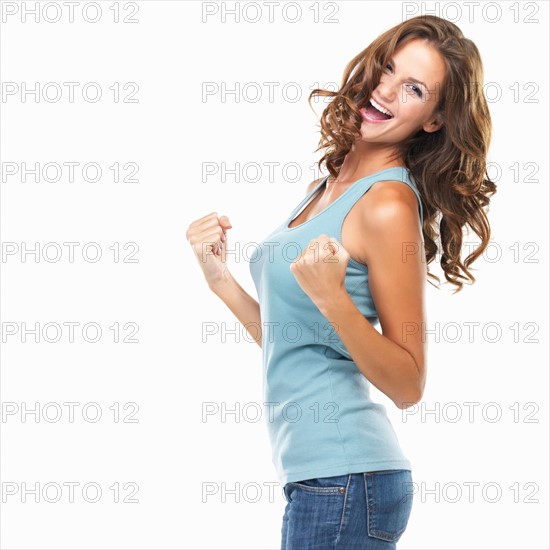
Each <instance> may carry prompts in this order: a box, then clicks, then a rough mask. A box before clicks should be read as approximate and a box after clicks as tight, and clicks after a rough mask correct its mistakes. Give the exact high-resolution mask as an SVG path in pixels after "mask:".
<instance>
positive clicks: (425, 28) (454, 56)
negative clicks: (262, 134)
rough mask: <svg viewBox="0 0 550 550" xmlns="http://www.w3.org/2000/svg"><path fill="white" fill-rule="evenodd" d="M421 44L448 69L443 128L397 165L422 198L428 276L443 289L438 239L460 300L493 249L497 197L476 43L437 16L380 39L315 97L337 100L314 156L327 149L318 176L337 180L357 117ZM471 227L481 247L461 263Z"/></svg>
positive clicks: (402, 154)
mask: <svg viewBox="0 0 550 550" xmlns="http://www.w3.org/2000/svg"><path fill="white" fill-rule="evenodd" d="M417 38H421V39H424V40H425V41H427V43H429V44H430V45H431V46H433V47H434V48H436V49H437V51H438V52H439V53H440V54H441V56H442V57H443V59H444V62H445V66H446V76H445V82H444V85H443V86H442V89H441V91H440V98H439V102H438V104H437V106H436V107H435V110H434V115H435V114H436V113H438V112H439V113H440V115H441V116H442V117H443V125H442V126H441V127H440V128H439V129H438V130H436V131H435V132H431V133H429V132H425V131H424V130H423V129H420V130H419V131H418V132H417V133H416V134H414V135H411V136H410V137H408V138H407V139H405V140H404V141H403V142H401V143H398V144H396V151H397V152H396V155H395V157H394V158H396V159H397V158H398V159H399V160H401V162H403V163H404V165H405V167H406V168H407V169H408V170H409V173H410V174H411V176H412V177H413V179H414V181H415V182H416V184H417V188H418V191H419V193H420V197H421V201H422V207H423V214H424V222H423V226H422V233H423V241H424V249H425V253H426V273H427V275H428V277H431V278H432V279H436V280H437V282H438V287H439V282H440V279H439V277H437V276H435V275H433V274H432V273H430V271H429V267H428V266H429V264H430V263H431V262H432V261H433V260H434V258H435V256H436V254H437V253H438V252H439V249H438V244H436V238H437V237H440V241H441V261H440V264H441V268H442V269H443V271H444V274H445V279H446V280H447V281H448V282H449V283H451V284H453V285H455V286H456V287H458V288H456V289H455V291H454V293H456V292H458V291H460V290H462V287H463V284H464V283H463V282H461V281H460V279H462V280H465V281H467V280H468V279H469V280H470V281H471V282H472V283H473V282H475V280H476V279H475V277H474V276H473V275H472V273H471V272H470V271H469V270H468V267H469V266H470V265H471V264H472V263H473V262H474V261H475V260H476V259H477V258H478V257H479V256H480V255H481V254H482V253H483V251H484V250H485V249H486V248H487V246H488V244H489V241H490V237H491V228H490V226H489V221H488V219H487V215H486V213H485V211H484V207H486V206H487V205H488V204H489V198H490V196H492V195H493V194H494V193H496V184H495V183H494V182H493V181H491V180H490V179H489V176H488V174H487V166H486V157H487V150H488V148H489V144H490V141H491V116H490V114H489V109H488V106H487V102H486V100H485V96H484V95H483V65H482V61H481V56H480V54H479V51H478V49H477V47H476V45H475V44H474V42H472V41H471V40H469V39H468V38H465V37H464V35H463V34H462V31H461V30H460V29H459V28H458V27H457V26H456V25H455V24H454V23H451V22H450V21H447V20H446V19H443V18H440V17H436V16H433V15H423V16H418V17H413V18H411V19H408V20H407V21H404V22H402V23H400V24H398V25H395V26H394V27H392V28H391V29H389V30H387V31H386V32H384V33H383V34H381V35H379V36H378V38H376V39H375V40H374V41H373V42H372V43H371V44H370V45H369V46H368V47H367V48H365V49H364V50H363V51H362V52H360V53H359V54H357V55H356V56H355V57H354V58H353V59H352V60H351V61H350V62H349V63H348V65H347V67H346V69H345V71H344V75H343V77H342V82H341V85H340V89H339V90H338V91H336V92H335V91H331V90H324V89H322V88H315V89H314V90H313V91H312V92H311V93H310V95H309V98H308V102H309V105H310V107H311V100H312V98H313V97H315V96H323V97H332V98H333V100H332V101H331V102H330V103H329V104H328V105H327V106H326V108H325V109H324V111H323V113H322V115H321V119H320V126H321V130H320V131H321V139H320V140H319V146H318V147H317V149H315V151H319V150H320V149H324V155H323V157H322V158H321V159H320V160H319V161H318V163H317V164H318V166H319V169H321V166H322V164H323V163H324V164H325V165H326V167H327V169H328V171H329V172H330V174H331V176H333V178H336V177H337V176H338V173H339V171H340V168H341V166H342V164H343V162H344V158H345V156H346V155H347V153H348V152H349V151H350V150H351V148H352V146H353V144H354V142H355V140H356V139H358V138H360V137H361V133H360V128H361V123H362V116H361V114H360V112H359V109H360V108H361V107H364V106H366V105H367V104H368V101H369V99H370V97H371V95H372V92H373V90H374V89H375V88H376V87H377V86H378V83H379V82H380V77H381V75H382V71H383V68H384V67H385V66H386V63H388V62H389V59H390V58H391V56H392V55H393V53H394V52H395V51H396V50H397V49H399V48H400V47H401V46H403V45H404V44H406V43H407V42H409V41H410V40H413V39H417ZM466 225H467V226H469V227H470V228H471V229H472V230H473V231H474V232H475V233H476V235H478V237H479V238H480V240H481V242H480V244H479V245H478V247H477V248H475V249H474V250H473V251H472V252H471V254H470V255H468V256H467V257H466V258H465V259H464V262H463V261H462V259H461V254H460V253H461V249H462V242H463V233H462V230H463V227H464V226H466ZM438 226H439V231H438ZM462 273H464V274H465V275H466V277H465V276H464V275H463V274H462Z"/></svg>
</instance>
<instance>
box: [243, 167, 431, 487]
mask: <svg viewBox="0 0 550 550" xmlns="http://www.w3.org/2000/svg"><path fill="white" fill-rule="evenodd" d="M328 177H329V176H326V177H325V178H323V180H322V181H321V182H320V183H319V185H317V186H316V187H315V188H314V189H313V190H312V191H311V192H310V193H308V194H307V196H306V197H305V198H304V199H303V200H302V201H301V202H300V203H299V204H298V206H296V208H294V210H292V212H291V214H290V216H289V217H288V218H287V219H285V220H284V221H283V223H282V224H281V225H279V226H278V227H277V228H275V230H273V231H272V232H271V233H270V234H269V235H268V236H267V237H265V239H264V240H263V241H262V242H261V243H259V244H257V245H256V246H255V248H254V251H253V253H252V254H251V255H250V256H249V263H250V264H249V267H250V273H251V275H252V279H253V281H254V284H255V286H256V290H257V292H258V298H259V304H260V318H261V326H262V362H263V388H262V392H263V399H264V402H263V412H264V420H265V421H266V423H267V426H268V433H269V438H270V442H271V448H272V461H273V464H274V466H275V469H276V472H277V476H278V478H279V482H280V483H281V484H282V485H284V484H285V483H288V482H290V481H300V480H305V479H311V478H316V477H329V476H338V475H345V474H349V473H360V472H368V471H376V470H397V469H407V470H410V469H411V463H410V461H409V460H408V459H407V458H406V456H405V455H404V454H403V452H402V450H401V448H400V445H399V442H398V440H397V437H396V434H395V432H394V430H393V427H392V425H391V423H390V420H389V418H388V416H387V412H386V408H385V407H384V405H382V404H379V403H375V402H373V401H372V400H371V397H370V382H369V381H368V380H367V378H365V376H364V375H363V374H362V373H361V371H360V370H359V369H358V367H357V365H356V364H355V363H354V362H353V360H352V358H351V356H350V354H349V353H348V351H347V349H346V347H345V345H344V343H343V342H342V340H341V339H340V337H339V336H338V334H337V332H336V331H335V330H334V329H333V327H332V326H331V325H330V323H329V322H328V320H327V318H326V317H325V316H324V315H323V314H322V313H321V312H320V311H319V309H318V308H317V306H316V305H315V304H314V303H313V302H312V301H311V299H310V298H309V296H308V295H307V294H306V293H305V292H304V291H303V290H302V288H301V287H300V286H299V285H298V282H297V281H296V279H295V277H294V275H293V274H292V272H291V271H290V264H291V263H292V262H293V261H294V260H295V259H296V258H297V257H298V256H299V254H300V253H301V252H302V250H303V249H304V248H305V247H306V246H307V245H308V244H309V242H310V241H311V239H313V238H315V237H318V236H319V235H320V234H322V233H324V234H326V235H328V236H329V237H336V238H337V239H338V242H340V243H342V225H343V222H344V219H345V217H346V215H347V214H348V212H349V211H350V210H351V208H352V207H353V205H354V204H355V203H356V202H357V201H358V200H359V198H360V197H361V196H362V195H363V194H364V193H366V192H367V191H368V190H369V189H370V187H371V186H372V185H373V184H374V183H376V182H378V181H384V180H397V181H402V182H403V183H405V184H407V185H409V186H410V187H411V188H412V190H413V191H414V192H415V194H416V196H417V199H418V202H419V214H420V220H421V221H422V220H423V214H422V203H421V201H420V195H419V193H418V190H417V187H416V184H415V183H414V182H413V179H412V177H411V176H410V174H409V172H408V170H407V169H406V168H405V167H393V168H387V169H385V170H381V171H379V172H376V173H374V174H371V175H369V176H366V177H364V178H361V179H359V180H357V181H356V182H355V183H353V184H352V185H351V186H350V187H348V188H347V189H346V191H345V192H344V193H342V194H341V195H340V196H339V197H338V198H337V199H336V200H335V201H333V202H332V203H331V204H329V205H328V206H327V207H326V208H325V209H324V210H322V211H321V212H320V213H318V214H317V215H315V216H313V217H312V218H311V219H309V220H307V221H306V222H304V223H302V224H301V225H298V226H295V227H292V228H289V227H288V225H289V224H290V222H291V221H292V220H293V219H294V218H295V217H296V216H297V215H298V214H299V213H300V212H301V211H302V210H303V207H305V206H306V205H307V204H309V202H310V200H311V199H312V198H313V197H314V196H315V195H316V193H317V192H318V191H319V190H320V189H321V188H322V187H323V186H324V185H325V183H326V181H327V180H328ZM345 287H346V289H347V291H348V293H349V294H350V296H351V298H352V300H353V302H354V303H355V305H356V306H357V308H358V309H359V311H361V313H362V314H363V315H364V317H365V318H366V319H368V321H369V322H370V323H371V324H374V323H377V322H378V315H377V312H376V309H375V307H374V302H373V299H372V296H371V293H370V289H369V286H368V268H367V266H366V265H364V264H362V263H359V262H357V261H355V260H354V259H352V258H350V260H349V263H348V266H347V269H346V276H345Z"/></svg>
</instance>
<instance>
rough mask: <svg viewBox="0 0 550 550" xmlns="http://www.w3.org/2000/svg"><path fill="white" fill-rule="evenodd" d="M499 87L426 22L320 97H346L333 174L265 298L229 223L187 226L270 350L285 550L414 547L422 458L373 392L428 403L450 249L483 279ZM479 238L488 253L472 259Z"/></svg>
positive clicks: (330, 119)
mask: <svg viewBox="0 0 550 550" xmlns="http://www.w3.org/2000/svg"><path fill="white" fill-rule="evenodd" d="M482 83H483V70H482V62H481V58H480V54H479V51H478V49H477V48H476V46H475V44H474V43H473V42H472V41H471V40H469V39H467V38H465V37H464V36H463V34H462V32H461V31H460V29H459V28H458V27H457V26H456V25H454V24H453V23H450V22H449V21H447V20H444V19H441V18H438V17H435V16H420V17H416V18H413V19H409V20H407V21H405V22H403V23H401V24H399V25H396V26H395V27H393V28H391V29H390V30H388V31H386V32H385V33H383V34H381V35H380V36H379V37H378V38H377V39H376V40H374V42H372V44H370V45H369V46H368V47H367V48H366V49H365V50H364V51H362V52H360V53H359V54H358V55H357V56H356V57H355V58H354V59H352V60H351V61H350V63H349V64H348V66H347V67H346V70H345V73H344V77H343V79H342V85H341V88H340V89H339V90H338V91H337V92H331V91H325V90H320V89H316V90H313V92H312V93H311V94H310V97H309V100H310V101H311V98H312V97H314V96H315V95H320V96H328V97H332V98H333V99H332V101H331V102H330V104H328V105H327V107H326V108H325V110H324V112H323V114H322V117H321V140H320V143H319V147H318V149H317V150H319V149H325V154H324V156H323V157H322V158H321V159H320V160H319V163H318V164H319V168H321V164H322V163H323V162H324V163H325V165H326V167H327V169H328V171H329V175H328V176H326V177H324V178H322V179H320V180H317V181H314V182H312V183H311V184H310V186H309V187H308V189H307V194H306V197H305V198H304V199H303V200H302V201H301V202H300V204H298V205H297V206H296V208H294V210H292V212H291V214H290V216H289V217H288V218H286V219H285V220H284V221H283V222H282V224H281V225H280V226H279V227H277V228H276V229H275V230H274V231H273V232H272V233H271V234H270V235H268V236H267V237H266V238H265V239H264V240H263V241H262V242H261V243H260V244H259V245H258V246H257V248H256V250H255V252H254V255H253V256H252V257H251V258H250V270H251V274H252V277H253V280H254V283H255V285H256V288H257V291H258V296H259V302H257V301H256V300H255V299H254V298H252V297H251V296H250V295H249V294H247V293H246V292H245V291H244V290H243V288H242V287H241V286H240V285H239V284H238V283H237V282H236V280H235V279H234V278H233V277H232V276H231V274H230V272H229V270H228V268H227V264H226V262H225V249H226V248H227V237H226V235H227V230H228V229H230V228H231V227H232V226H231V224H230V222H229V220H228V218H227V216H218V213H217V212H212V213H210V214H207V215H206V216H204V217H202V218H199V219H197V220H196V221H194V222H193V223H191V225H190V226H189V228H188V230H187V234H186V237H187V239H188V240H189V241H190V243H191V245H192V247H193V250H194V251H195V253H196V256H197V259H198V260H199V265H200V266H201V268H202V270H203V272H204V275H205V277H206V280H207V282H208V284H209V286H210V288H211V289H212V290H213V291H214V293H215V294H216V295H218V296H219V297H220V298H221V299H222V300H223V301H224V302H225V303H226V304H227V306H228V307H229V308H230V309H231V311H232V312H233V313H234V314H235V315H236V317H237V318H238V319H239V320H240V321H241V323H242V324H243V325H244V326H245V327H246V328H247V330H248V332H249V333H250V334H251V335H252V337H253V338H254V339H255V340H256V342H257V343H258V345H260V346H261V347H262V355H263V364H264V387H263V390H264V404H265V405H266V420H267V424H268V428H269V434H270V437H271V442H272V448H273V462H274V465H275V467H276V469H277V473H278V476H279V479H280V481H281V484H282V485H283V490H284V496H285V499H286V508H285V513H284V517H283V526H282V533H281V534H282V543H281V547H282V548H283V549H288V550H290V549H298V548H299V549H300V550H305V549H322V550H328V549H345V550H354V549H370V548H380V549H381V548H387V549H390V548H396V542H397V541H398V540H399V538H400V537H401V536H402V534H403V532H404V531H405V528H406V527H407V524H408V520H409V516H410V513H411V509H412V500H413V487H412V485H413V484H412V475H411V471H412V469H411V463H410V462H409V460H408V459H407V458H406V457H405V456H404V454H403V453H402V451H401V449H400V446H399V443H398V441H397V438H396V436H395V433H394V431H393V428H392V426H391V424H390V422H389V419H388V416H387V413H386V409H385V407H384V406H383V405H380V404H377V403H374V402H373V401H372V400H371V397H370V384H373V385H374V386H376V387H377V388H378V389H379V390H380V391H382V392H383V393H384V394H386V395H387V396H388V397H389V398H390V399H391V400H392V402H393V403H395V405H396V406H397V407H398V408H400V409H403V408H406V407H408V406H411V405H413V404H415V403H418V402H419V401H420V400H421V399H422V395H423V391H424V386H425V383H426V353H425V347H424V346H425V317H424V284H425V280H426V276H428V277H432V278H435V279H437V280H438V281H439V279H438V278H437V277H435V276H434V275H433V274H430V273H429V270H428V264H430V263H431V262H432V261H433V260H434V258H435V255H436V253H437V252H438V250H439V249H438V245H437V244H436V242H435V238H436V237H438V238H439V241H440V245H441V259H440V265H441V268H442V269H443V271H444V273H445V278H446V279H447V281H448V282H449V283H451V284H453V285H455V286H456V287H457V289H456V291H458V290H461V289H462V286H463V283H462V282H461V281H460V279H463V280H466V278H469V279H470V280H471V281H472V282H473V281H475V278H474V277H473V276H472V275H471V273H470V272H469V271H468V266H469V265H470V264H471V263H472V262H473V261H474V260H475V259H476V258H477V257H478V256H479V255H480V254H481V253H482V252H483V250H484V249H485V248H486V247H487V245H488V243H489V239H490V227H489V223H488V220H487V216H486V213H485V212H484V207H485V206H487V205H488V204H489V197H490V196H491V195H492V194H494V193H495V192H496V185H495V184H494V183H493V182H492V181H491V180H490V179H489V178H488V176H487V173H486V158H487V151H488V147H489V143H490V138H491V119H490V115H489V111H488V108H487V104H486V101H485V98H484V95H483V93H482ZM367 191H368V192H367ZM464 226H469V227H470V228H471V229H473V231H474V232H475V233H476V234H477V235H478V236H479V237H480V240H481V242H480V245H479V246H478V248H477V249H476V250H475V251H474V252H473V253H472V254H470V256H468V257H467V258H466V259H465V261H464V262H463V261H462V260H461V246H462V230H463V227H464ZM463 273H464V274H465V275H466V277H465V276H464V275H463ZM376 322H379V323H380V326H381V329H382V333H380V332H379V331H377V330H376V329H375V328H374V326H373V325H374V324H375V323H376Z"/></svg>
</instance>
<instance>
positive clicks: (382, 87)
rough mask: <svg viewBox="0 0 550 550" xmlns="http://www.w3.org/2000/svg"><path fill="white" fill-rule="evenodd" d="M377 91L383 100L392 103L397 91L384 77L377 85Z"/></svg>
mask: <svg viewBox="0 0 550 550" xmlns="http://www.w3.org/2000/svg"><path fill="white" fill-rule="evenodd" d="M376 92H377V93H378V95H379V97H380V99H381V100H382V101H385V102H388V103H390V102H392V101H393V100H394V99H395V94H396V91H395V90H394V89H393V87H392V86H391V85H390V84H388V83H387V82H386V81H383V80H382V79H380V82H379V84H378V86H377V87H376Z"/></svg>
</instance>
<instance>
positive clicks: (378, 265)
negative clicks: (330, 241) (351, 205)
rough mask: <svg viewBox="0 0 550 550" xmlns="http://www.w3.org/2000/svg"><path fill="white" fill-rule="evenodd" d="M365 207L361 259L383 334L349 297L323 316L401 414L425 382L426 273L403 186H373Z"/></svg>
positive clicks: (411, 202)
mask: <svg viewBox="0 0 550 550" xmlns="http://www.w3.org/2000/svg"><path fill="white" fill-rule="evenodd" d="M375 188H376V189H375ZM367 203H368V204H369V207H368V212H366V211H365V216H364V218H363V220H362V221H363V223H362V227H361V235H362V245H363V257H365V258H366V260H367V265H368V267H369V287H370V289H371V292H372V297H373V300H374V302H375V304H376V309H377V311H378V316H379V320H380V325H381V327H382V334H380V333H379V332H378V331H377V330H376V329H375V328H374V327H373V326H372V325H371V324H370V323H369V322H368V321H367V319H365V318H364V317H363V315H362V314H361V312H360V311H359V310H358V309H357V307H356V306H355V304H354V303H353V301H352V299H351V297H350V296H349V294H347V292H345V293H340V294H339V295H334V296H332V297H331V299H330V300H329V301H328V302H327V303H326V304H325V307H323V309H322V313H323V314H324V315H325V317H327V319H328V320H329V321H330V322H332V323H334V324H335V327H337V330H338V333H339V335H340V337H341V339H342V341H343V342H344V344H345V346H346V348H347V350H348V351H349V353H350V354H351V356H352V357H353V360H354V361H355V363H356V364H357V366H358V368H359V370H360V371H361V372H362V373H363V374H364V376H365V377H366V378H367V379H368V380H369V381H370V382H371V383H372V384H373V385H374V386H376V387H377V388H378V389H379V390H380V391H382V392H383V393H385V394H386V395H387V396H388V397H389V398H390V399H391V400H392V401H393V402H394V403H395V405H396V406H397V407H398V408H399V409H403V408H407V407H408V406H411V405H412V404H414V403H417V402H418V401H420V400H421V398H422V395H423V392H424V386H425V383H426V365H425V355H426V353H425V320H424V279H425V273H426V269H425V256H424V247H423V242H422V233H421V229H420V224H419V220H418V214H417V211H416V209H417V202H416V198H415V196H414V195H413V192H412V191H411V190H409V189H408V188H406V187H404V184H403V183H401V182H393V181H392V182H390V181H386V182H384V185H383V186H380V185H378V186H377V185H374V186H373V188H372V189H371V190H370V192H369V196H368V198H367V200H366V201H365V204H367Z"/></svg>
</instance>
